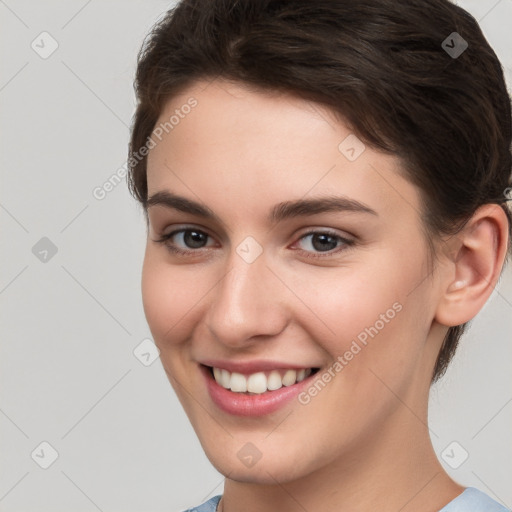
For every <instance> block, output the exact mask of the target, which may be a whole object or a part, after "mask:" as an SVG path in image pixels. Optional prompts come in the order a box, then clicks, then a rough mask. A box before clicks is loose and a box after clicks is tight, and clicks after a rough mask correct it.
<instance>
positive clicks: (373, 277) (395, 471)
mask: <svg viewBox="0 0 512 512" xmlns="http://www.w3.org/2000/svg"><path fill="white" fill-rule="evenodd" d="M136 91H137V97H138V106H137V111H136V114H135V119H134V124H133V129H132V138H131V142H130V151H131V155H130V160H129V165H130V185H131V190H132V192H133V194H134V195H135V197H136V198H137V199H138V200H139V201H140V203H141V204H142V206H143V209H144V212H145V214H146V218H147V225H148V240H147V247H146V253H145V259H144V266H143V278H142V293H143V302H144V310H145V314H146V318H147V320H148V324H149V327H150V329H151V332H152V334H153V337H154V340H155V343H156V344H157V346H158V348H159V349H160V356H161V360H162V364H163V366H164V369H165V371H166V373H167V375H168V377H169V380H170V382H171V384H172V386H173V388H174V389H175V391H176V393H177V395H178V397H179V399H180V402H181V404H182V405H183V407H184V409H185V411H186V413H187V415H188V417H189V419H190V421H191V424H192V426H193V428H194V429H195V432H196V433H197V435H198V438H199V440H200V442H201V445H202V447H203V448H204V450H205V453H206V455H207V456H208V458H209V460H210V461H211V462H212V464H213V465H214V466H215V468H216V469H217V470H218V471H219V472H221V473H222V474H223V475H225V477H226V481H225V486H224V493H223V496H222V497H221V496H220V495H219V496H216V497H214V498H212V499H211V500H209V501H208V502H206V503H204V504H202V505H201V506H199V507H197V508H194V509H191V510H197V511H200V512H205V511H213V510H218V511H222V512H235V511H241V510H244V511H245V512H262V511H269V510H279V511H281V512H286V511H296V510H307V511H313V510H322V511H344V510H347V511H348V510H350V511H368V510H374V509H375V510H376V509H378V510H380V511H382V512H387V511H393V512H395V511H398V510H400V511H401V512H409V511H415V512H423V511H424V512H427V511H438V510H442V511H443V512H447V511H455V510H457V511H459V510H464V511H466V510H467V511H469V510H471V511H472V512H475V511H484V510H485V511H486V512H490V511H503V510H505V508H504V507H502V506H501V505H500V504H498V503H497V502H495V501H494V500H492V499H491V498H490V497H489V496H487V495H486V494H484V493H483V492H481V491H478V490H476V489H474V488H465V487H464V486H463V485H462V484H461V483H459V482H455V481H454V480H453V479H452V478H450V476H449V475H448V474H447V473H446V472H445V471H444V469H443V467H442V466H441V464H440V463H439V461H438V459H437V457H436V454H435V452H434V450H433V447H432V444H431V440H430V436H429V429H428V417H427V405H428V394H429V389H430V385H431V384H432V383H433V382H435V381H436V380H437V379H439V378H440V377H441V376H442V375H443V373H444V372H445V370H446V367H447V365H448V364H449V362H450V360H451V358H452V356H453V354H454V351H455V349H456V346H457V343H458V340H459V338H460V336H461V334H462V332H463V330H464V327H465V325H466V324H467V322H469V321H470V320H471V319H472V318H473V317H474V316H475V315H476V314H477V313H478V311H479V310H480V309H481V308H482V307H483V306H484V304H485V302H486V300H487V299H488V298H489V296H490V294H491V293H492V291H493V288H494V286H495V285H496V283H497V280H498V278H499V275H500V272H501V270H502V268H503V265H504V263H505V260H506V257H507V252H508V251H509V248H510V243H509V240H510V226H511V214H510V211H509V210H508V208H507V204H506V201H507V191H508V190H509V189H508V187H510V171H511V154H510V142H511V112H510V98H509V96H508V94H507V90H506V87H505V83H504V79H503V73H502V69H501V66H500V63H499V61H498V60H497V57H496V55H495V53H494V52H493V50H492V49H491V48H490V47H489V45H488V43H487V42H486V40H485V38H484V36H483V35H482V33H481V31H480V29H479V27H478V24H477V23H476V21H475V20H474V19H473V18H472V17H471V16H470V15H469V14H468V13H466V12H465V11H464V10H462V9H461V8H459V7H457V6H455V5H453V4H451V3H450V2H448V1H447V0H432V1H431V0H413V1H410V0H407V1H405V0H398V1H397V0H393V1H387V0H361V1H352V2H349V1H346V0H345V1H344V0H321V1H315V2H311V1H309V0H290V1H286V2H283V1H277V0H275V1H272V0H261V1H249V0H243V1H238V2H237V1H234V0H213V1H205V0H203V1H201V0H185V1H182V2H181V3H180V4H179V5H178V6H177V7H176V8H175V9H173V10H171V11H170V12H169V13H168V14H167V15H166V16H165V17H164V18H163V19H162V20H161V21H160V22H159V24H158V25H157V26H156V27H155V28H154V29H153V31H152V33H151V35H150V37H149V38H148V39H147V41H146V42H145V45H144V47H143V49H142V51H141V53H140V55H139V62H138V69H137V77H136Z"/></svg>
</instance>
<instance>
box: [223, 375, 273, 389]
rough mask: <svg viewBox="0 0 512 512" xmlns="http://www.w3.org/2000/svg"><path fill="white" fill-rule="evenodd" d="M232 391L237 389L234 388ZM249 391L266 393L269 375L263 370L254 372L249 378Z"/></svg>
mask: <svg viewBox="0 0 512 512" xmlns="http://www.w3.org/2000/svg"><path fill="white" fill-rule="evenodd" d="M231 391H235V390H234V389H232V390H231ZM247 391H249V392H250V393H265V391H267V377H266V375H265V374H264V373H263V372H258V373H253V374H252V375H249V378H248V379H247Z"/></svg>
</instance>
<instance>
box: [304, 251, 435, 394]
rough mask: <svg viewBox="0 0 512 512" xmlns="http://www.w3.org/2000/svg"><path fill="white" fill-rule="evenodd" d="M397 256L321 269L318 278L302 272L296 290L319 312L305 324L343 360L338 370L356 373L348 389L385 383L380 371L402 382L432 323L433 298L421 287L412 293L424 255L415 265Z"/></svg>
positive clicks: (419, 276) (321, 342)
mask: <svg viewBox="0 0 512 512" xmlns="http://www.w3.org/2000/svg"><path fill="white" fill-rule="evenodd" d="M396 254H397V252H396V251H395V252H393V254H389V255H387V254H381V255H380V257H378V258H373V259H372V263H369V262H365V263H361V264H360V265H359V266H357V267H356V266H349V267H347V268H340V269H337V270H334V269H330V270H331V271H329V272H325V273H323V275H322V274H321V273H319V272H318V271H317V272H316V275H315V276H314V278H313V277H312V276H310V277H308V276H303V277H304V279H303V280H302V283H303V284H302V285H301V288H300V290H297V294H298V295H300V296H301V297H306V298H307V297H309V300H310V302H309V301H308V305H309V306H310V308H311V310H312V311H314V313H315V315H308V317H307V318H308V319H309V320H305V319H303V320H302V322H303V328H304V329H305V330H307V331H308V332H309V333H310V335H311V336H312V337H313V339H315V340H316V341H317V342H318V343H319V344H321V345H322V348H323V349H324V350H325V351H326V352H327V353H328V354H329V355H330V357H331V358H332V360H333V361H334V360H339V358H341V362H340V364H338V365H337V366H336V368H334V369H333V370H334V372H335V373H340V372H341V371H343V373H345V374H350V375H351V376H352V378H351V379H350V384H349V387H352V384H354V386H357V387H359V388H361V386H362V385H363V383H366V385H367V386H369V388H368V389H373V390H374V387H375V386H377V387H379V386H380V387H382V384H379V381H378V379H377V378H376V375H382V377H383V379H384V380H385V381H386V382H389V384H392V383H395V384H396V385H397V386H400V385H401V382H399V380H400V379H402V378H406V375H409V376H410V375H411V373H412V372H413V371H414V368H415V367H416V365H417V364H418V361H419V357H420V355H421V352H422V350H423V346H424V342H425V339H426V337H427V335H428V329H429V326H430V321H431V318H430V316H431V312H430V311H429V310H430V309H431V308H429V306H428V303H429V297H427V296H426V293H425V291H424V290H422V289H420V288H418V289H417V290H415V292H414V293H411V290H413V289H414V287H415V286H416V285H417V283H419V282H420V281H421V277H422V276H423V274H424V269H423V266H422V264H421V257H420V256H421V255H417V258H415V259H414V260H412V261H416V262H418V263H411V259H410V258H408V257H403V258H397V256H396ZM357 268H360V271H358V270H357ZM326 332H328V335H327V336H326V335H325V333H326ZM336 370H338V371H336ZM370 370H372V371H373V372H374V374H372V371H370ZM347 377H348V375H347ZM344 386H347V382H346V381H345V384H344ZM363 387H364V386H363Z"/></svg>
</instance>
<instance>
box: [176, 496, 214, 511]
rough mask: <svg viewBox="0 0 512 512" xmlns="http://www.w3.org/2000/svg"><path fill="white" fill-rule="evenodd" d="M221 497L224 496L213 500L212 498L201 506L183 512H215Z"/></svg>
mask: <svg viewBox="0 0 512 512" xmlns="http://www.w3.org/2000/svg"><path fill="white" fill-rule="evenodd" d="M221 497H222V494H219V495H218V496H214V497H213V498H210V499H209V500H208V501H205V502H204V503H202V504H201V505H198V506H197V507H192V508H189V509H187V510H184V511H183V512H215V510H216V508H217V505H218V503H219V501H220V499H221Z"/></svg>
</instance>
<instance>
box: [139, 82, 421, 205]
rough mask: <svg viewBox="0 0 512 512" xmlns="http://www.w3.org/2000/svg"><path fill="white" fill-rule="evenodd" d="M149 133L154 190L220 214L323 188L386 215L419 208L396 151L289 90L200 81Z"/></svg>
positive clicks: (174, 102) (178, 98)
mask: <svg viewBox="0 0 512 512" xmlns="http://www.w3.org/2000/svg"><path fill="white" fill-rule="evenodd" d="M191 105H193V106H191ZM157 130H158V132H157ZM155 134H156V135H157V136H155ZM152 138H153V140H154V142H155V143H156V145H155V146H154V147H153V148H152V149H151V150H150V153H149V156H148V166H147V167H148V191H149V195H150V196H151V195H152V194H154V193H156V192H158V191H161V190H171V191H173V192H176V193H179V194H180V195H184V196H188V197H191V198H195V199H197V198H201V199H202V200H203V202H205V203H208V205H209V206H210V207H212V208H213V209H215V208H219V209H220V210H226V213H227V207H228V206H230V205H231V206H235V205H238V206H239V207H240V206H243V208H244V209H245V210H246V211H253V212H256V211H257V210H259V209H265V208H266V209H268V208H269V207H271V205H272V204H276V203H278V202H281V201H284V200H289V199H297V198H300V197H305V196H316V195H325V194H329V195H333V194H336V195H345V196H348V197H351V198H353V199H355V200H359V201H361V202H365V203H367V204H369V203H371V204H372V208H374V209H376V210H379V209H380V210H388V212H389V213H390V214H400V215H403V214H404V213H405V212H407V210H411V209H412V211H411V212H407V213H409V214H413V213H416V214H417V213H418V211H419V195H418V191H417V189H416V187H415V186H413V185H412V184H410V183H409V182H408V181H406V180H405V179H404V178H403V177H402V176H401V173H400V172H399V168H400V161H399V160H398V158H397V157H394V156H392V155H385V154H382V153H380V152H377V151H375V150H373V149H371V148H370V147H368V146H367V145H365V144H364V143H363V142H362V141H360V140H359V139H358V138H357V137H356V136H355V134H353V133H352V131H351V130H350V128H349V127H348V126H347V125H346V124H344V123H343V122H342V121H340V119H339V118H337V117H336V116H335V115H334V114H333V113H332V112H330V111H329V110H328V109H327V108H325V107H324V106H322V105H319V104H316V103H311V102H307V101H305V100H303V99H300V98H297V97H295V96H291V95H287V94H283V93H277V92H276V93H273V92H261V91H255V90H250V89H248V88H246V87H245V86H243V85H240V84H236V83H228V82H224V81H213V82H210V83H208V82H198V83H196V84H194V85H193V86H191V87H190V88H188V89H186V90H185V91H183V93H181V94H180V95H179V96H176V97H174V98H172V99H171V100H170V101H169V102H168V103H167V104H166V106H165V108H164V109H163V111H162V113H161V115H160V118H159V120H158V122H157V123H156V126H155V130H154V132H153V136H152ZM228 198H229V200H230V201H229V203H227V202H226V199H228ZM231 213H232V212H231Z"/></svg>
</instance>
